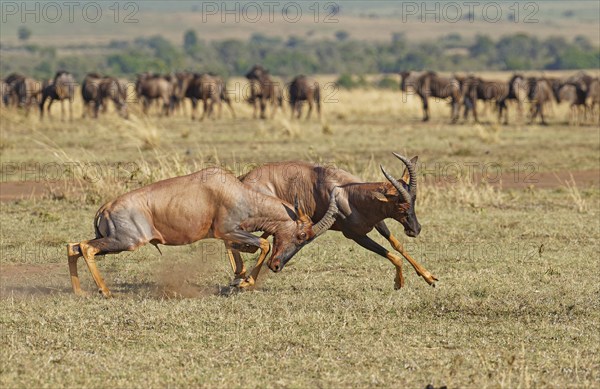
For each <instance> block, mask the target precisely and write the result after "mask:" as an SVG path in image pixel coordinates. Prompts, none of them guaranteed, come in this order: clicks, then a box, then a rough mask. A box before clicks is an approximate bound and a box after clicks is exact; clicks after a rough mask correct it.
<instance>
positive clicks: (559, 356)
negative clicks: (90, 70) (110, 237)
mask: <svg viewBox="0 0 600 389" xmlns="http://www.w3.org/2000/svg"><path fill="white" fill-rule="evenodd" d="M499 76H500V77H502V79H505V78H506V79H508V77H509V75H508V74H501V75H499ZM236 82H241V81H240V80H237V81H236V80H235V79H233V80H230V86H231V85H233V84H235V83H236ZM234 108H235V110H236V118H233V117H231V114H230V113H229V112H228V110H227V109H226V108H224V109H223V114H222V117H221V118H217V119H206V120H204V121H202V122H200V121H194V122H192V121H191V120H190V118H189V107H188V108H187V109H188V115H185V116H184V115H183V114H182V113H178V114H176V115H175V116H174V117H159V116H158V112H157V111H156V110H155V111H153V112H151V114H150V116H147V117H146V116H143V115H142V114H141V112H140V109H139V105H138V104H136V103H134V102H131V103H130V111H131V115H130V119H129V120H124V119H121V118H120V117H118V116H117V114H116V113H115V112H114V110H113V109H112V107H110V109H109V112H108V113H106V114H104V115H101V117H100V118H99V119H98V120H92V119H89V118H88V119H82V118H81V112H82V106H81V102H80V101H76V104H75V107H74V119H73V120H72V121H66V122H63V121H61V120H60V109H59V108H58V104H56V105H55V106H54V107H53V117H52V118H51V119H47V118H45V120H44V121H40V120H39V118H38V116H37V112H32V113H31V114H30V115H29V116H26V115H25V114H24V113H23V112H16V111H12V110H6V109H3V111H2V113H1V115H0V126H1V128H2V133H1V138H0V153H1V154H0V155H1V157H2V166H3V171H2V186H3V188H5V190H7V189H6V188H8V187H9V185H13V186H15V185H22V186H25V187H26V188H30V189H31V190H32V195H29V194H28V193H24V196H22V198H16V197H15V198H8V199H4V201H3V202H2V203H1V204H0V207H1V213H0V223H1V228H2V231H1V238H0V248H1V250H2V251H1V255H0V269H1V271H0V276H1V289H0V291H1V298H0V326H1V328H0V330H1V336H0V385H1V386H2V387H4V388H13V387H23V388H24V387H28V388H33V387H36V388H37V387H47V388H55V387H101V386H102V387H144V386H145V387H185V386H200V387H203V386H204V387H230V386H234V387H241V386H247V387H315V386H316V387H367V386H375V387H378V386H379V387H406V388H424V387H425V386H426V385H427V384H430V383H431V384H434V385H435V386H441V385H447V386H448V387H449V388H457V387H462V388H475V387H477V388H485V387H489V388H496V387H503V388H509V387H511V388H512V387H557V388H567V387H577V388H579V387H589V388H593V387H599V386H600V362H599V359H598V355H600V328H599V327H600V303H599V301H600V282H599V281H600V280H599V270H600V269H599V262H598V252H599V250H598V249H599V236H600V234H599V233H600V231H599V229H600V225H599V218H598V215H599V212H600V201H599V200H600V189H599V187H598V178H597V177H598V174H599V166H598V161H599V155H600V139H599V136H600V135H599V132H598V125H597V122H596V123H591V122H590V123H587V124H586V125H581V126H573V125H570V124H569V123H568V108H567V107H565V106H553V107H550V108H551V112H550V114H549V118H548V121H549V123H550V125H548V126H539V125H536V124H534V125H528V124H526V117H524V116H523V117H519V115H517V113H516V110H515V107H514V106H511V107H509V109H510V115H511V116H510V123H511V124H510V125H498V124H496V119H495V113H494V112H493V111H492V110H491V109H488V112H487V113H485V114H483V115H482V117H483V122H482V124H475V123H473V122H472V119H471V120H469V121H464V120H462V119H461V120H460V121H459V122H458V123H457V124H449V110H450V108H449V106H448V104H447V103H446V102H444V101H438V102H435V103H433V107H432V120H431V121H430V122H428V123H422V122H421V121H420V118H421V112H420V104H419V102H418V101H417V99H416V98H415V97H414V96H406V97H404V98H403V96H402V94H401V92H400V91H398V90H376V89H365V90H363V89H358V90H352V91H343V90H342V91H339V90H335V89H331V90H330V91H327V90H325V93H324V104H323V115H322V117H321V119H317V118H316V117H314V116H313V118H312V119H311V120H308V121H305V120H290V118H289V114H290V111H289V108H287V110H286V111H285V112H284V113H282V112H281V111H280V112H278V113H277V114H276V115H275V118H274V119H272V120H259V119H251V117H252V110H251V107H249V106H248V105H247V104H246V103H245V102H243V101H239V99H238V101H235V102H234ZM525 108H526V109H527V108H528V107H525ZM482 109H483V108H482ZM391 151H397V152H399V153H401V154H404V155H407V156H409V157H412V156H413V155H419V163H420V166H419V180H420V181H419V185H420V186H419V194H418V200H417V206H416V213H417V215H418V218H419V221H420V223H421V225H422V232H421V234H420V235H419V237H417V238H408V237H406V236H404V234H403V229H402V226H401V225H399V224H398V223H397V222H395V221H393V220H390V221H388V223H387V224H388V226H389V227H390V229H391V230H392V232H393V233H394V234H395V235H396V236H399V237H400V239H401V241H402V242H403V243H404V244H405V247H406V248H407V249H408V251H409V252H410V253H412V255H413V256H414V257H415V258H416V259H417V260H418V261H419V262H421V263H422V264H423V265H424V266H425V267H426V268H427V269H428V270H430V271H431V272H432V273H433V274H434V275H435V276H437V278H439V281H438V282H437V283H436V287H435V288H432V287H430V286H428V285H427V284H426V283H425V282H424V281H423V280H422V279H420V278H419V277H418V276H417V275H416V274H415V272H414V271H413V270H412V268H411V267H410V265H409V264H408V263H405V266H404V273H405V278H406V285H405V287H404V288H403V289H401V290H398V291H396V290H394V288H393V285H394V283H393V277H394V268H393V266H392V265H391V264H390V263H389V262H388V261H387V260H385V259H384V258H380V257H378V256H376V255H375V254H373V253H371V252H368V251H366V250H364V249H362V248H361V247H359V246H358V245H356V244H354V243H353V242H351V241H348V240H346V239H345V238H344V237H343V236H342V235H341V234H340V233H338V232H328V233H327V234H325V235H324V236H323V237H321V238H319V239H318V240H316V241H315V242H313V243H311V244H310V245H307V246H306V247H305V248H303V249H302V250H301V251H300V252H299V253H298V254H297V255H296V257H295V258H294V259H293V260H292V261H291V262H290V263H289V264H288V266H286V268H285V270H284V271H283V272H281V273H279V274H272V273H269V271H268V269H266V270H265V271H263V272H262V274H261V279H260V282H259V284H258V285H257V286H256V287H255V288H254V289H253V290H249V291H245V292H236V291H234V290H231V289H230V288H229V287H228V284H229V281H230V280H231V278H232V272H231V269H230V266H229V261H228V260H227V257H226V253H225V251H224V248H223V245H222V243H221V242H218V241H204V242H200V243H196V244H193V245H190V246H183V247H162V248H161V249H162V255H161V254H160V253H159V252H158V251H157V250H156V249H155V248H154V247H152V246H150V245H149V246H147V247H143V248H141V249H140V250H138V251H136V252H131V253H122V254H119V255H113V256H110V255H109V256H106V257H104V259H102V260H101V261H100V262H99V267H100V271H101V272H102V274H103V275H104V277H105V280H106V281H107V284H108V286H109V288H110V289H111V290H112V291H113V293H114V294H115V297H114V298H112V299H103V298H102V297H100V296H99V295H96V294H94V293H92V294H91V295H90V297H87V298H80V297H76V296H75V295H73V294H72V292H71V287H70V282H69V275H68V266H67V258H66V248H65V245H66V243H67V242H76V241H81V240H84V239H89V238H92V237H93V234H94V229H93V225H92V220H93V217H94V214H95V211H96V210H97V208H98V207H99V206H100V205H101V204H102V203H103V202H104V201H107V200H109V199H111V198H113V197H114V196H116V195H118V194H120V193H124V192H125V191H127V190H131V189H134V188H136V187H139V186H140V185H143V184H147V183H149V182H153V181H156V180H158V179H162V178H166V177H170V176H175V175H181V174H185V173H188V172H191V171H195V170H198V169H200V168H203V167H207V166H214V165H219V166H224V167H227V168H230V169H231V170H233V171H235V172H236V173H243V172H245V171H248V170H249V169H251V168H252V167H253V166H256V165H257V164H260V163H263V162H267V161H279V160H309V161H314V162H320V163H325V164H331V165H332V166H337V167H340V168H344V169H346V170H349V171H351V172H352V173H354V174H356V175H358V176H361V177H363V178H364V179H365V180H369V181H383V180H384V177H383V175H382V174H381V172H380V170H379V164H380V163H381V164H383V165H384V166H385V167H386V168H387V169H388V170H389V171H392V172H394V173H395V174H396V175H398V176H399V175H400V174H401V173H402V168H403V166H402V164H401V163H400V162H399V161H398V160H396V159H395V158H394V157H393V156H392V154H391ZM569 172H572V176H571V175H570V174H569ZM36 181H37V182H36ZM40 187H41V188H42V189H41V190H40ZM34 189H35V190H36V192H35V193H33V190H34ZM371 236H372V237H373V238H374V239H375V240H376V241H378V242H379V243H380V244H382V245H384V246H386V247H388V248H390V247H389V244H388V243H387V242H384V241H383V239H382V238H380V237H379V236H378V235H377V234H375V233H372V234H371ZM390 249H391V248H390ZM254 259H255V258H254V257H253V256H251V255H247V256H246V260H247V265H248V266H252V264H253V260H254ZM79 271H80V275H81V277H82V286H83V287H84V289H87V290H88V291H90V292H91V291H94V290H95V286H94V284H93V281H92V279H91V277H90V276H89V273H88V271H87V269H86V268H85V265H84V263H83V261H80V264H79Z"/></svg>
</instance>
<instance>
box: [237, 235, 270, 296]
mask: <svg viewBox="0 0 600 389" xmlns="http://www.w3.org/2000/svg"><path fill="white" fill-rule="evenodd" d="M258 239H259V240H260V244H259V247H260V256H259V257H258V260H257V261H256V265H254V268H253V269H252V271H251V272H250V275H249V276H248V277H246V278H245V279H244V280H242V281H241V282H240V283H239V284H238V285H237V286H238V287H239V288H247V287H249V286H254V284H255V282H256V280H257V279H258V274H259V273H260V268H261V267H262V264H263V262H264V261H265V258H266V257H267V254H269V251H271V244H270V243H269V241H268V240H266V239H263V238H258Z"/></svg>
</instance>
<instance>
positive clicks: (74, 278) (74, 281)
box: [67, 243, 85, 296]
mask: <svg viewBox="0 0 600 389" xmlns="http://www.w3.org/2000/svg"><path fill="white" fill-rule="evenodd" d="M82 255H83V254H81V249H80V247H79V245H78V244H77V243H69V244H68V245H67V257H68V258H69V273H70V274H71V285H72V286H73V292H75V294H76V295H79V296H84V295H85V292H84V291H82V290H81V284H80V283H79V275H78V274H77V260H78V259H79V257H81V256H82Z"/></svg>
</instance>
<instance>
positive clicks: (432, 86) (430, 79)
mask: <svg viewBox="0 0 600 389" xmlns="http://www.w3.org/2000/svg"><path fill="white" fill-rule="evenodd" d="M416 92H417V94H418V95H419V97H420V98H421V101H422V102H423V121H424V122H426V121H428V120H429V97H437V98H440V99H447V98H450V104H451V106H452V115H451V121H452V123H455V122H456V121H457V120H458V106H459V104H460V99H461V95H460V92H461V91H460V83H459V81H458V79H457V78H456V77H440V76H439V75H438V74H437V73H436V72H426V73H425V74H423V75H421V76H420V77H419V78H418V79H417V82H416Z"/></svg>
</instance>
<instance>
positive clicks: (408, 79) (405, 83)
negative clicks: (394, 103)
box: [398, 71, 423, 92]
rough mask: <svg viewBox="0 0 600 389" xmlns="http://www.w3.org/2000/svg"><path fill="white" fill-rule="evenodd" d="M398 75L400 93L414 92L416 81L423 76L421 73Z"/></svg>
mask: <svg viewBox="0 0 600 389" xmlns="http://www.w3.org/2000/svg"><path fill="white" fill-rule="evenodd" d="M398 74H399V75H400V90H401V91H402V92H416V90H417V80H418V79H419V77H421V76H422V75H423V72H412V71H408V72H407V71H403V72H400V73H398Z"/></svg>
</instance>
